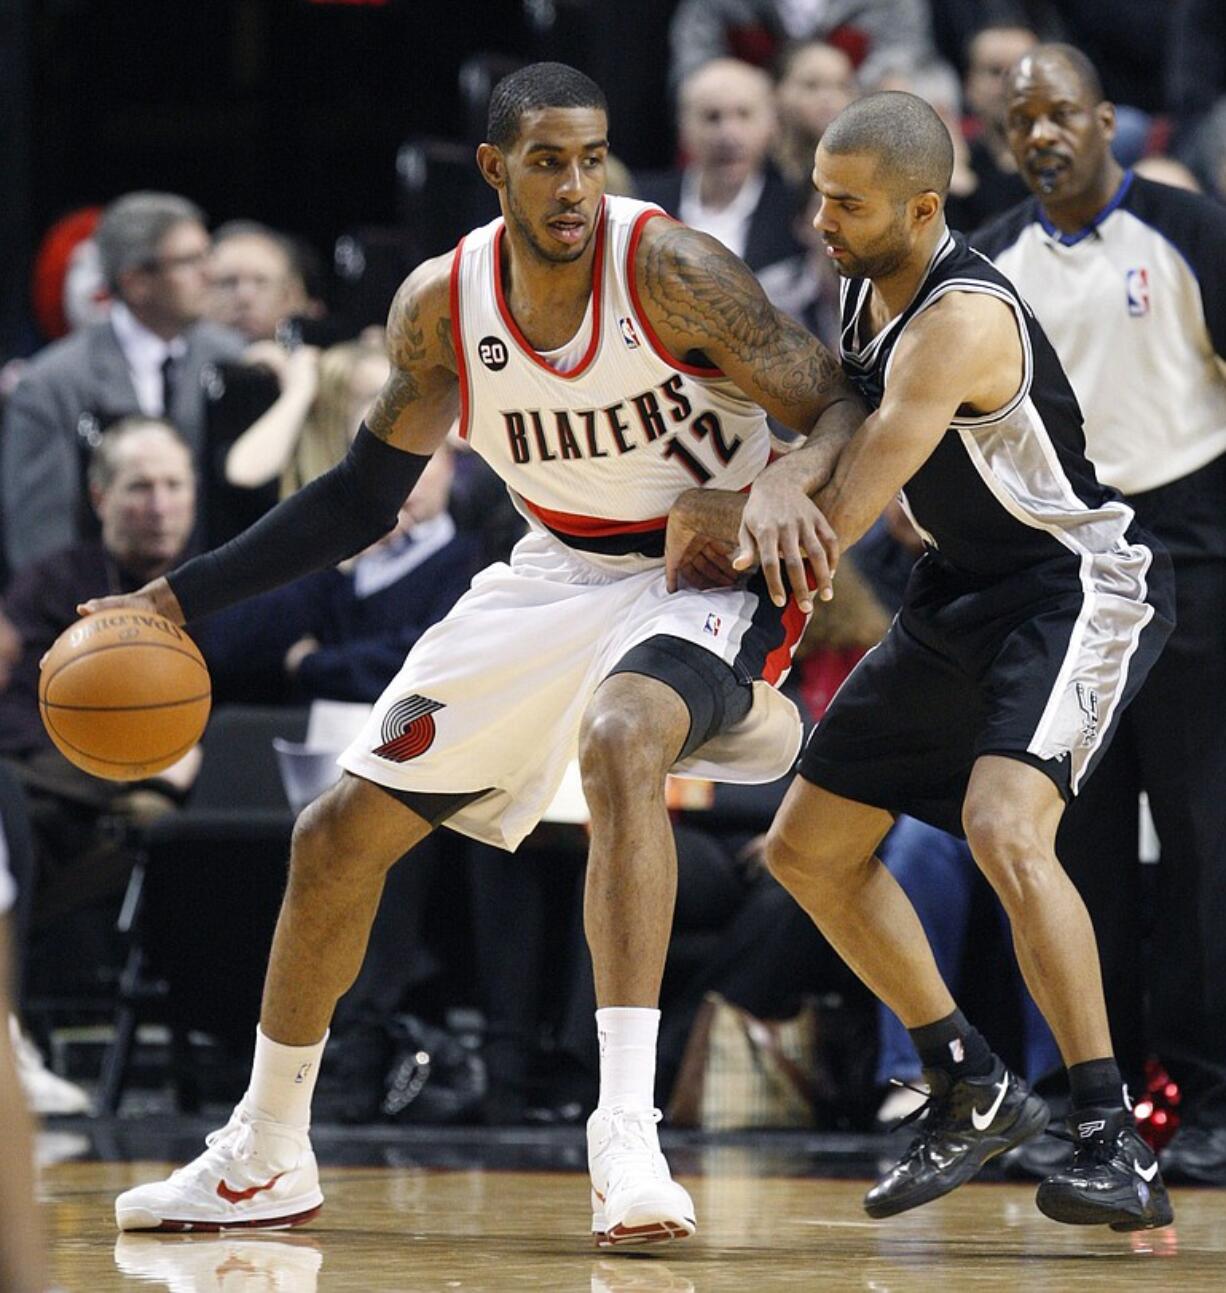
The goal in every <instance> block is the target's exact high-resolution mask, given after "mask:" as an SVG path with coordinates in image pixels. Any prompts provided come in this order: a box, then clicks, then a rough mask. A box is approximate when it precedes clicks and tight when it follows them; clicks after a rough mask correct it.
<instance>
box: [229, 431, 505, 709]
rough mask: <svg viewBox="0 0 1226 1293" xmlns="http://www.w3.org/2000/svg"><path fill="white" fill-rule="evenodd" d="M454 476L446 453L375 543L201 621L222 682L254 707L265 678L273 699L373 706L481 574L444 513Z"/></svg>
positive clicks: (474, 552)
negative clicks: (238, 689)
mask: <svg viewBox="0 0 1226 1293" xmlns="http://www.w3.org/2000/svg"><path fill="white" fill-rule="evenodd" d="M343 456H344V453H343V451H342V453H341V454H340V455H339V457H343ZM338 460H339V458H338ZM453 475H454V458H453V451H452V450H451V449H450V447H449V446H446V445H445V446H443V447H442V448H441V449H439V451H438V452H437V453H436V454H435V455H434V457H433V458H432V459H431V460H430V464H429V466H428V467H427V468H426V469H425V471H423V473H422V475H421V479H420V480H419V481H418V482H417V485H416V487H415V488H414V490H413V492H412V494H411V495H410V496H409V497H408V498H407V499H406V500H405V504H404V507H403V508H402V509H401V512H400V522H399V525H398V526H397V527H396V529H394V530H392V532H391V533H390V534H388V535H386V536H385V537H384V538H383V539H381V540H379V542H378V543H376V544H374V545H373V546H372V547H370V548H368V549H367V550H366V551H365V552H362V553H359V555H358V556H356V557H354V558H352V559H351V560H349V561H346V562H343V563H342V564H341V565H340V566H339V567H337V568H335V569H329V570H321V571H318V572H316V573H315V574H312V575H307V576H306V577H305V578H303V579H299V580H297V581H295V582H294V583H292V584H287V585H286V586H285V587H284V588H279V589H275V590H274V591H272V592H270V593H265V594H263V595H262V596H260V597H257V598H254V599H253V600H252V601H250V602H247V603H243V604H240V605H238V606H235V607H232V608H231V609H229V610H227V611H225V612H224V613H222V614H220V615H217V616H214V617H212V618H211V619H210V620H207V621H204V624H205V625H206V626H207V628H208V633H207V635H206V636H205V637H204V643H205V645H206V646H207V647H208V649H209V653H210V664H211V665H212V666H213V667H214V668H215V669H216V670H217V672H218V673H219V674H220V675H221V677H222V679H223V680H229V685H230V686H231V687H233V688H236V687H237V685H238V684H237V681H236V680H237V679H238V678H239V677H243V678H244V679H245V681H244V683H243V686H242V692H243V694H244V695H245V696H249V697H250V698H251V699H256V698H257V697H258V696H259V693H260V687H259V686H257V685H254V682H253V681H252V680H256V679H264V680H266V681H265V684H264V685H265V686H266V687H267V690H268V694H269V697H270V698H275V699H278V700H280V699H288V700H294V701H310V700H315V699H327V700H349V701H367V702H370V703H373V702H374V701H376V700H377V699H378V698H379V695H380V694H381V693H382V691H383V689H384V688H385V687H386V686H387V685H388V683H390V682H391V680H392V678H393V677H395V675H396V673H397V672H398V671H399V669H400V666H401V665H402V664H403V663H404V658H405V656H406V655H407V654H408V652H409V650H410V648H411V647H412V646H413V644H414V643H415V642H416V641H417V639H418V638H419V637H421V635H422V634H423V633H424V632H425V631H426V630H427V629H428V628H429V627H430V626H431V625H432V624H435V623H437V622H438V621H439V620H441V619H442V618H443V616H444V615H446V614H447V612H448V611H449V610H450V609H451V608H452V606H453V605H454V604H455V603H456V602H457V601H459V599H460V596H461V594H462V593H464V591H465V590H466V589H467V588H468V584H469V581H470V580H471V579H472V577H473V575H475V574H476V573H477V570H478V569H479V555H480V544H479V542H478V540H477V539H476V537H475V536H473V535H471V534H462V533H459V532H458V531H457V527H456V524H455V522H454V521H453V520H452V518H451V516H450V514H449V512H448V510H447V504H448V499H449V495H450V491H451V482H452V478H453Z"/></svg>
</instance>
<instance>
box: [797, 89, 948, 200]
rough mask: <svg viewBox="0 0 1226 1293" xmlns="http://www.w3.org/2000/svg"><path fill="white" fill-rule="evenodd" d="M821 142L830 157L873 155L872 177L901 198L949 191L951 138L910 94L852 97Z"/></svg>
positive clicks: (926, 106)
mask: <svg viewBox="0 0 1226 1293" xmlns="http://www.w3.org/2000/svg"><path fill="white" fill-rule="evenodd" d="M821 146H822V148H823V149H824V150H825V151H826V152H828V153H832V154H834V155H835V156H846V155H848V154H858V155H863V156H868V157H872V158H873V159H874V161H875V162H876V170H875V178H876V179H877V181H878V182H879V183H881V184H882V185H883V186H884V187H886V188H888V189H889V190H890V191H891V192H892V193H893V194H894V196H895V197H896V198H898V199H900V200H905V199H907V198H909V197H911V196H913V195H914V194H916V193H936V194H938V195H940V196H941V197H942V198H943V197H944V196H945V194H946V193H947V192H948V191H949V177H950V176H951V175H952V174H953V169H954V145H953V140H952V139H950V137H949V131H948V130H947V129H946V127H945V123H944V122H943V121H942V120H941V118H940V117H939V116H938V115H937V113H936V110H935V109H934V108H933V107H932V106H931V105H930V104H928V103H925V102H924V100H923V99H921V98H919V97H917V96H916V95H914V94H906V93H904V92H903V91H901V90H886V91H884V92H883V93H880V94H869V95H866V96H865V97H864V98H863V99H857V100H856V101H855V102H854V103H852V104H849V105H848V107H846V108H844V110H843V111H842V112H840V113H839V115H838V116H837V117H836V118H835V119H834V121H833V123H832V124H831V126H830V128H829V129H828V130H827V131H826V133H825V134H824V135H823V136H822V145H821Z"/></svg>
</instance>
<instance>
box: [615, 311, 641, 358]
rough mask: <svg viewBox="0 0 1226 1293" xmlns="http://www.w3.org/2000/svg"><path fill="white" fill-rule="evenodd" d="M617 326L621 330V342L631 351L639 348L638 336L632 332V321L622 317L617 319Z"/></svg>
mask: <svg viewBox="0 0 1226 1293" xmlns="http://www.w3.org/2000/svg"><path fill="white" fill-rule="evenodd" d="M617 326H618V327H619V328H621V330H622V340H623V341H624V342H625V343H626V345H627V347H629V349H631V350H637V349H638V348H639V334H638V333H637V332H635V330H634V322H633V320H631V319H630V318H628V317H626V316H625V315H623V316H622V317H621V318H620V319H618V321H617Z"/></svg>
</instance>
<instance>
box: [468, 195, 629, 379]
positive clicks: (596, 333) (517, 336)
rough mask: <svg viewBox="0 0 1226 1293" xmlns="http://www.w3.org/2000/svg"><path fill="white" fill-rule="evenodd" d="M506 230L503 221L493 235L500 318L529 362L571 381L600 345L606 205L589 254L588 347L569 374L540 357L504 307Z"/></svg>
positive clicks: (508, 310)
mask: <svg viewBox="0 0 1226 1293" xmlns="http://www.w3.org/2000/svg"><path fill="white" fill-rule="evenodd" d="M506 231H507V226H506V224H505V223H503V224H500V225H499V226H498V229H497V231H496V232H495V234H494V299H495V301H497V302H498V313H499V314H500V315H502V321H503V323H505V324H506V325H507V331H508V332H509V333H510V334H511V336H512V337H513V338H514V340H515V344H516V345H517V346H518V347H519V348H520V350H522V351H523V352H524V354H525V355H527V356H528V358H529V359H531V360H532V362H533V363H534V364H536V365H538V366H539V367H541V368H543V369H544V370H545V371H546V372H547V373H550V374H551V375H552V376H554V377H560V378H562V380H563V381H568V382H569V381H574V380H575V379H576V378H577V377H582V376H583V374H584V372H585V371H586V370H587V368H588V366H589V365H590V364H591V362H592V360H593V359H595V357H596V351H597V350H599V348H600V322H601V317H602V316H603V314H604V308H603V307H604V292H603V291H602V288H603V286H604V240H605V208H604V202H603V199H602V201H601V205H600V215H599V217H597V221H596V248H595V251H594V252H593V253H592V337H591V340H590V341H589V342H588V343H587V350H586V351H585V352H584V355H583V358H582V359H581V360H580V361H579V364H578V366H577V367H575V368H572V369H571V370H570V372H568V373H562V372H559V371H558V370H557V369H556V368H555V367H554V366H553V365H552V364H551V363H549V362H548V360H545V359H542V358H541V356H540V355H539V354H537V352H536V351H535V350H534V349H533V348H532V343H531V342H530V341H529V340H528V338H527V337H525V336H524V334H523V333H522V332H520V330H519V324H518V323H516V322H515V318H514V316H513V315H512V314H511V311H510V309H509V308H508V306H507V299H506V297H505V296H504V295H503V291H502V238H503V235H504V234H505V233H506Z"/></svg>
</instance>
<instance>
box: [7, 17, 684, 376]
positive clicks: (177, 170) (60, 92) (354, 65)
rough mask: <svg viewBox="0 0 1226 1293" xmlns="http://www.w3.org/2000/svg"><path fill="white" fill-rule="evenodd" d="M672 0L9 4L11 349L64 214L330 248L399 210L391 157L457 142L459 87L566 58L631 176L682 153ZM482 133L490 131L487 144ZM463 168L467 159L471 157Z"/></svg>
mask: <svg viewBox="0 0 1226 1293" xmlns="http://www.w3.org/2000/svg"><path fill="white" fill-rule="evenodd" d="M673 8H674V0H616V3H609V2H608V0H601V2H600V3H595V2H593V3H589V2H588V0H0V112H2V114H3V115H2V117H0V173H2V174H3V176H4V190H3V192H4V197H3V199H0V201H2V202H3V214H2V215H0V237H2V238H3V244H4V247H5V256H4V258H3V259H4V262H5V264H4V268H3V270H0V358H2V357H3V355H4V354H7V353H13V352H14V351H15V350H21V349H29V348H30V346H31V345H32V344H34V341H35V340H36V339H35V338H32V337H30V336H29V335H28V327H27V326H26V325H25V323H24V319H25V318H26V316H27V310H26V304H25V300H26V295H27V284H28V277H29V257H30V253H31V250H32V248H33V247H34V246H35V245H36V243H37V239H38V237H39V236H40V235H41V233H42V231H43V230H45V229H46V227H47V226H48V225H49V224H50V223H51V222H52V221H53V220H55V219H56V218H57V217H58V216H60V215H62V214H63V213H64V212H66V211H68V210H71V209H72V208H74V207H76V206H81V205H85V204H88V203H104V202H106V201H107V200H109V199H110V198H113V197H115V196H116V195H118V194H120V193H123V192H126V191H128V190H131V189H135V188H160V189H169V190H171V191H177V192H181V193H184V194H186V195H187V196H189V197H191V198H193V199H195V200H196V201H198V202H199V203H200V204H201V205H202V206H203V207H204V208H205V210H206V211H207V212H208V214H209V217H210V220H211V221H212V222H213V223H215V224H216V223H220V222H221V221H223V220H227V219H230V218H233V217H247V218H254V219H259V220H263V221H266V222H267V223H269V224H272V225H274V226H277V227H281V228H285V229H288V230H291V231H293V232H296V233H299V234H301V235H303V236H304V237H306V238H307V239H308V240H309V241H310V242H311V243H312V244H313V245H314V246H315V247H316V249H317V250H318V251H319V252H320V253H321V254H323V255H324V256H325V257H326V256H328V255H329V254H330V251H331V247H332V245H333V243H334V241H335V239H336V237H337V235H338V234H340V233H342V232H343V231H345V230H346V229H350V228H353V227H356V226H370V225H383V224H391V223H395V222H396V221H398V220H399V219H400V218H401V217H402V214H403V204H402V202H401V194H400V192H399V190H398V185H397V176H396V159H397V152H398V149H399V147H400V146H401V144H402V143H404V141H406V140H408V139H413V138H421V137H437V138H443V139H451V140H455V141H456V142H458V143H463V144H465V145H466V146H467V145H469V144H471V143H473V142H475V140H473V139H471V138H469V136H471V134H472V130H473V127H472V126H470V123H469V122H468V121H467V120H466V119H465V114H464V111H463V101H462V99H461V95H460V92H459V88H458V84H459V76H460V70H461V67H462V66H463V65H464V64H465V62H466V60H469V59H471V58H472V57H473V56H474V55H478V54H482V53H492V54H495V55H501V56H505V57H508V58H513V59H516V60H519V61H529V60H532V59H537V58H560V59H563V60H565V61H567V62H571V63H574V64H575V65H577V66H579V67H581V68H583V69H584V70H585V71H587V72H589V73H590V74H591V75H593V76H595V77H596V79H597V80H598V81H600V82H601V84H602V85H604V87H605V88H606V90H607V91H608V93H609V95H610V100H611V115H612V120H613V140H614V146H615V148H616V149H617V151H618V152H620V153H621V155H622V156H623V158H624V159H625V160H626V161H627V162H629V163H630V164H631V165H634V166H640V165H661V164H666V163H667V161H668V160H669V158H670V156H671V153H672V149H673V136H672V126H671V118H672V110H671V105H670V103H669V101H668V99H667V95H666V91H665V76H666V62H667V29H668V19H669V17H670V15H671V12H672V10H673ZM478 137H479V136H478ZM460 156H461V157H462V156H463V154H460Z"/></svg>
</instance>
